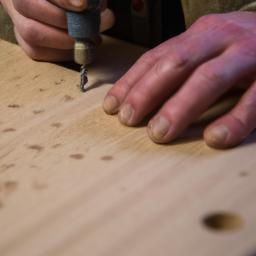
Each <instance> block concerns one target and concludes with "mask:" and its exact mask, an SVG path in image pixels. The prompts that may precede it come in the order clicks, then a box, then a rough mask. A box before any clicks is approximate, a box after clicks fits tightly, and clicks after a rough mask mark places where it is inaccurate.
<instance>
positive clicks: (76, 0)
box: [70, 0, 84, 7]
mask: <svg viewBox="0 0 256 256" xmlns="http://www.w3.org/2000/svg"><path fill="white" fill-rule="evenodd" d="M70 3H71V4H72V5H74V6H76V7H80V6H82V5H83V3H84V1H83V0H70Z"/></svg>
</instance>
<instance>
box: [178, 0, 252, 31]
mask: <svg viewBox="0 0 256 256" xmlns="http://www.w3.org/2000/svg"><path fill="white" fill-rule="evenodd" d="M181 2H182V6H183V11H184V16H185V21H186V26H187V28H188V27H190V26H191V25H192V24H193V23H194V22H195V21H196V20H198V19H199V18H200V17H202V16H204V15H207V14H211V13H228V12H233V11H239V10H243V11H245V10H248V9H246V8H244V7H245V6H246V5H248V4H249V5H253V6H254V7H255V3H256V2H255V1H253V0H181ZM255 9H256V8H255ZM251 11H253V10H252V8H251Z"/></svg>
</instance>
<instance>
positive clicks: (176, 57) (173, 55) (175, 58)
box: [156, 48, 188, 76]
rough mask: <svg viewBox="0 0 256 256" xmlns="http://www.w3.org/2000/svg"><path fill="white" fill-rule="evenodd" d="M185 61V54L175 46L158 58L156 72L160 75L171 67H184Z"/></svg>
mask: <svg viewBox="0 0 256 256" xmlns="http://www.w3.org/2000/svg"><path fill="white" fill-rule="evenodd" d="M187 63H188V59H187V58H186V57H185V54H184V53H182V51H180V50H178V49H177V48H175V49H173V50H171V51H170V52H168V53H167V54H166V55H165V56H164V57H162V58H161V59H160V60H159V62H158V65H157V67H156V73H157V74H158V76H161V75H163V74H165V73H166V72H169V71H170V70H171V69H180V68H184V67H185V66H186V64H187Z"/></svg>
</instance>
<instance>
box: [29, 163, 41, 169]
mask: <svg viewBox="0 0 256 256" xmlns="http://www.w3.org/2000/svg"><path fill="white" fill-rule="evenodd" d="M30 168H34V169H35V168H40V167H38V166H37V165H34V164H32V165H30Z"/></svg>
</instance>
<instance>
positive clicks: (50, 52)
mask: <svg viewBox="0 0 256 256" xmlns="http://www.w3.org/2000/svg"><path fill="white" fill-rule="evenodd" d="M14 32H15V35H16V38H17V41H18V43H19V45H20V47H21V48H22V49H23V51H24V52H25V53H26V54H27V55H28V56H29V57H30V58H31V59H34V60H42V61H53V62H57V61H67V60H72V59H73V50H59V49H52V48H46V47H41V46H34V45H29V44H28V43H27V42H26V41H24V39H23V38H22V37H21V36H20V34H19V32H18V31H17V29H14Z"/></svg>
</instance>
